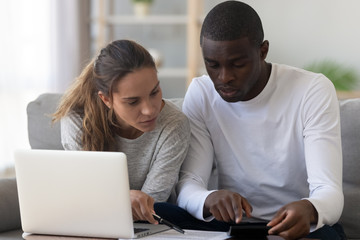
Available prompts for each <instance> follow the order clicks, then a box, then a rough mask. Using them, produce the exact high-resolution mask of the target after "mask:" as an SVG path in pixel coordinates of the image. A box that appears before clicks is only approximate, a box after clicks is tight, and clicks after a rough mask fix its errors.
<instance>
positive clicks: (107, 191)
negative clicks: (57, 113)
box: [14, 150, 170, 238]
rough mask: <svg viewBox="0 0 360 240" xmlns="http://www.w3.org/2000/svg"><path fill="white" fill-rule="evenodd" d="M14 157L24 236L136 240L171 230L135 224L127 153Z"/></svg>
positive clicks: (35, 153) (51, 152)
mask: <svg viewBox="0 0 360 240" xmlns="http://www.w3.org/2000/svg"><path fill="white" fill-rule="evenodd" d="M14 157H15V158H14V159H15V171H16V178H17V187H18V194H19V204H20V215H21V224H22V228H23V231H24V233H25V234H28V233H30V234H43V235H62V236H82V237H98V238H137V237H143V236H147V235H150V234H154V233H157V232H161V231H165V230H168V229H170V228H169V227H168V226H166V225H163V224H159V225H152V224H139V223H133V218H132V211H131V202H130V189H129V178H128V171H127V159H126V155H125V154H124V153H120V152H90V151H62V150H17V151H15V153H14ZM134 229H141V230H142V231H140V232H137V231H138V230H134Z"/></svg>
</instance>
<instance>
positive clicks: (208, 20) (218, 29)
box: [200, 1, 264, 45]
mask: <svg viewBox="0 0 360 240" xmlns="http://www.w3.org/2000/svg"><path fill="white" fill-rule="evenodd" d="M204 37H205V38H207V39H210V40H214V41H231V40H237V39H240V38H243V37H248V38H249V40H250V41H251V42H253V43H255V45H261V44H262V42H263V39H264V31H263V27H262V24H261V19H260V17H259V15H258V14H257V13H256V12H255V10H254V9H253V8H252V7H250V6H249V5H247V4H245V3H243V2H239V1H226V2H222V3H220V4H218V5H216V6H215V7H214V8H213V9H212V10H211V11H210V12H209V13H208V14H207V16H206V17H205V20H204V22H203V25H202V28H201V34H200V45H202V39H203V38H204Z"/></svg>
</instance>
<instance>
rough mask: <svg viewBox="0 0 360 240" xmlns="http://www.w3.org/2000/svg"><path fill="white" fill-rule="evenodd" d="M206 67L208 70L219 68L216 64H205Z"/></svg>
mask: <svg viewBox="0 0 360 240" xmlns="http://www.w3.org/2000/svg"><path fill="white" fill-rule="evenodd" d="M206 66H207V67H209V68H217V67H218V66H219V64H217V63H206Z"/></svg>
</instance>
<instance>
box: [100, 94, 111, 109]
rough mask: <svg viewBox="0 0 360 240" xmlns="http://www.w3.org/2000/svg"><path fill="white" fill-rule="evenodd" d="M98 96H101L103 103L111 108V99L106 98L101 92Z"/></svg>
mask: <svg viewBox="0 0 360 240" xmlns="http://www.w3.org/2000/svg"><path fill="white" fill-rule="evenodd" d="M98 96H99V98H100V99H101V100H102V101H103V103H104V104H105V105H106V106H107V107H108V108H110V107H111V102H110V98H109V97H107V96H105V94H103V92H102V91H99V92H98Z"/></svg>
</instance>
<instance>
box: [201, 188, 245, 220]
mask: <svg viewBox="0 0 360 240" xmlns="http://www.w3.org/2000/svg"><path fill="white" fill-rule="evenodd" d="M243 210H244V211H245V213H246V216H247V217H251V211H252V207H251V205H250V204H249V203H248V201H247V200H246V199H245V198H244V197H242V196H241V195H240V194H238V193H235V192H231V191H228V190H218V191H215V192H212V193H211V194H210V195H209V196H208V197H207V198H206V200H205V204H204V210H203V214H204V217H208V216H210V215H213V216H214V217H215V219H216V220H218V221H224V222H235V223H240V221H241V219H242V215H243Z"/></svg>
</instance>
